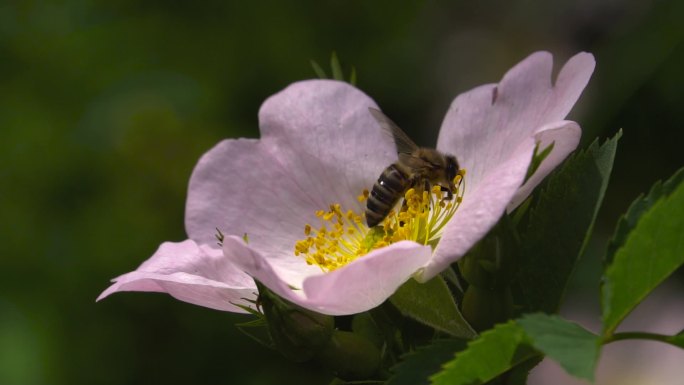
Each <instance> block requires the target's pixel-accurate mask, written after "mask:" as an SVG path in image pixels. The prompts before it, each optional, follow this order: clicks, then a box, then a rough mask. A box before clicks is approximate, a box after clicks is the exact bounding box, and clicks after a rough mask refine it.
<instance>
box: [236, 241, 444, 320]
mask: <svg viewBox="0 0 684 385" xmlns="http://www.w3.org/2000/svg"><path fill="white" fill-rule="evenodd" d="M224 253H225V254H226V255H233V256H235V258H236V263H237V264H238V265H239V266H240V267H241V268H242V269H243V270H244V271H245V272H247V273H248V274H250V275H251V276H253V277H254V279H256V280H258V281H260V282H263V283H264V285H266V286H267V287H268V288H269V289H271V290H272V291H274V292H275V293H276V294H278V295H279V296H281V297H283V298H285V299H287V300H289V301H292V302H294V303H296V304H298V305H300V306H302V307H305V308H307V309H311V310H314V311H317V312H319V313H323V314H329V315H347V314H355V313H360V312H363V311H366V310H369V309H372V308H374V307H376V306H378V305H380V304H381V303H382V302H384V301H385V300H386V299H387V298H388V297H389V296H390V295H392V293H394V292H395V291H396V290H397V288H398V287H399V286H401V285H402V284H403V283H404V282H406V281H407V280H408V279H410V277H411V276H412V275H413V273H414V272H416V270H418V269H419V268H420V267H421V266H423V265H424V264H425V263H427V261H428V260H429V259H430V256H431V250H430V247H429V246H421V245H419V244H417V243H414V242H408V241H404V242H399V243H395V244H393V245H391V246H389V247H385V248H382V249H378V250H374V251H372V252H370V253H368V254H367V255H365V256H363V257H361V258H359V259H357V260H355V261H354V262H351V263H350V264H348V265H346V266H344V267H342V268H340V269H338V270H335V271H332V272H330V273H323V272H320V273H319V274H316V275H312V276H310V277H308V278H306V279H305V280H304V281H303V285H302V287H295V288H292V287H290V286H288V284H287V283H286V282H285V281H283V279H282V278H281V277H280V276H279V275H278V274H277V272H276V271H275V270H274V269H273V267H272V266H271V262H272V261H271V260H269V259H268V258H266V257H264V256H262V255H261V254H260V253H259V252H257V251H255V250H253V249H251V248H250V247H248V246H247V245H245V244H244V243H243V242H242V240H240V239H239V238H236V237H231V238H227V239H226V240H225V241H224Z"/></svg>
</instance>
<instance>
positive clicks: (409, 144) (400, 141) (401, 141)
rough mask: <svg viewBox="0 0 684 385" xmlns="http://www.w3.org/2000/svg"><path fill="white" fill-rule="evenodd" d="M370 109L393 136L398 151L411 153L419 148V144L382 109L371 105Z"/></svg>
mask: <svg viewBox="0 0 684 385" xmlns="http://www.w3.org/2000/svg"><path fill="white" fill-rule="evenodd" d="M368 111H369V112H370V113H371V115H373V118H375V120H376V121H377V122H378V124H379V125H380V127H381V128H382V130H383V131H384V132H385V133H386V134H388V135H391V136H392V139H393V140H394V143H395V144H396V146H397V152H398V153H400V154H411V153H413V152H414V151H416V150H417V149H418V146H417V145H416V144H415V143H413V141H412V140H411V138H409V137H408V135H406V133H405V132H404V131H402V129H401V128H399V126H397V125H396V124H395V123H394V122H393V121H392V120H391V119H390V118H388V117H387V116H386V115H385V114H383V113H382V112H380V110H378V109H375V108H372V107H370V108H368Z"/></svg>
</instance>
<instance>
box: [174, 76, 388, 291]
mask: <svg viewBox="0 0 684 385" xmlns="http://www.w3.org/2000/svg"><path fill="white" fill-rule="evenodd" d="M375 106H376V105H375V103H374V102H373V101H372V100H371V99H370V98H369V97H368V96H366V95H365V94H363V93H362V92H361V91H359V90H358V89H356V88H354V87H352V86H351V85H349V84H346V83H343V82H337V81H328V80H313V81H304V82H299V83H295V84H293V85H291V86H289V87H288V88H286V89H285V90H283V91H282V92H280V93H278V94H276V95H274V96H272V97H270V98H269V99H267V100H266V101H265V102H264V104H263V105H262V107H261V110H260V112H259V125H260V128H261V136H262V137H261V140H258V141H257V140H248V139H240V140H226V141H223V142H221V143H219V144H218V145H217V146H216V147H214V148H213V149H211V150H210V151H209V152H208V153H206V154H205V155H204V156H203V157H202V158H201V159H200V161H199V163H198V165H197V166H196V168H195V170H194V172H193V175H192V177H191V180H190V188H189V193H188V202H187V208H186V229H187V232H188V235H189V236H190V238H191V239H193V240H195V241H197V242H199V243H211V242H214V239H213V238H214V234H215V233H216V230H215V228H219V229H220V230H221V231H222V232H223V233H224V234H227V235H237V236H243V235H244V234H247V236H248V238H249V245H250V247H251V248H254V249H255V250H258V251H259V252H260V253H262V254H264V255H267V256H269V258H271V259H272V264H273V265H274V266H275V267H276V268H277V269H278V270H279V273H281V274H285V275H289V276H290V278H288V281H289V282H290V283H291V284H294V283H297V282H299V283H301V279H302V278H303V277H305V276H308V275H310V274H311V273H313V272H314V268H312V267H310V266H306V264H304V263H303V260H301V261H295V262H294V265H293V264H292V260H290V259H288V257H290V256H292V253H293V248H294V245H295V242H296V241H297V240H298V239H301V238H303V227H304V225H305V224H306V223H310V224H312V225H313V226H316V225H317V224H318V223H319V222H318V218H316V217H315V211H316V210H322V209H327V208H328V206H329V205H330V204H331V203H340V204H342V206H343V209H345V210H347V209H352V210H355V211H356V212H357V213H360V212H362V211H363V207H364V205H363V203H360V202H358V200H356V197H357V196H358V195H359V194H360V193H361V191H362V190H363V189H367V188H369V187H370V186H372V185H373V182H374V181H375V180H376V179H377V177H378V176H379V175H380V173H381V172H382V170H383V169H384V167H386V166H387V165H389V164H391V163H392V162H394V161H395V160H396V156H397V155H396V151H395V150H394V144H393V143H392V140H391V138H389V137H387V136H386V135H384V134H383V133H382V131H381V130H380V128H379V126H378V124H377V123H376V122H375V121H374V120H373V118H372V116H371V115H370V113H369V112H368V108H369V107H375ZM302 265H304V266H303V267H302Z"/></svg>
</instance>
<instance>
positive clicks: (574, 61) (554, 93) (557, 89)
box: [437, 52, 594, 187]
mask: <svg viewBox="0 0 684 385" xmlns="http://www.w3.org/2000/svg"><path fill="white" fill-rule="evenodd" d="M552 67H553V60H552V57H551V54H549V53H548V52H537V53H534V54H532V55H530V56H529V57H527V58H526V59H525V60H523V61H522V62H520V63H519V64H518V65H516V66H515V67H513V68H512V69H511V70H510V71H508V72H507V73H506V75H504V77H503V79H502V80H501V82H500V83H499V84H496V85H495V84H490V85H485V86H481V87H478V88H475V89H473V90H471V91H469V92H466V93H464V94H461V95H459V96H458V97H457V98H456V99H455V100H454V102H453V103H452V105H451V107H450V108H449V111H448V112H447V115H446V117H445V119H444V122H443V124H442V129H441V131H440V135H439V140H438V142H437V148H438V149H439V150H441V151H443V152H446V153H451V154H454V155H455V156H456V158H457V159H458V161H459V163H460V165H461V167H463V168H465V169H466V170H467V171H468V183H469V185H470V186H471V187H475V186H477V184H479V183H480V181H481V180H482V178H484V177H485V175H486V174H487V173H488V172H489V170H492V169H495V168H496V167H497V166H498V165H499V164H501V163H502V162H504V161H505V160H506V159H508V158H509V157H510V156H511V154H512V153H513V151H515V150H516V149H517V148H518V145H519V144H520V143H521V142H522V141H526V140H527V139H528V138H529V137H530V136H532V135H534V134H535V133H537V132H538V131H539V130H540V129H541V128H542V127H543V126H545V125H547V124H553V123H555V122H557V121H559V120H562V119H563V118H564V117H565V115H567V113H568V112H569V111H570V108H571V107H572V105H573V104H574V103H575V102H576V100H577V98H578V97H579V95H580V93H581V91H582V90H583V89H584V87H585V86H586V84H587V82H588V80H589V77H590V76H591V73H592V71H593V69H594V59H593V56H591V55H590V54H587V53H580V54H578V55H575V56H574V57H573V58H571V59H570V60H569V61H568V63H567V64H566V65H565V66H564V67H563V69H561V71H560V73H559V76H558V80H557V82H556V85H555V86H554V85H553V84H552V82H551V70H552ZM557 158H564V155H563V156H560V157H557ZM540 171H546V172H548V171H549V169H547V168H544V169H543V170H540ZM540 175H541V173H540ZM542 176H543V175H542Z"/></svg>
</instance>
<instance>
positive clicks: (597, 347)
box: [517, 313, 601, 381]
mask: <svg viewBox="0 0 684 385" xmlns="http://www.w3.org/2000/svg"><path fill="white" fill-rule="evenodd" d="M517 322H518V324H519V325H520V326H522V328H523V329H524V330H525V332H526V333H527V335H528V336H529V338H530V340H531V341H532V346H534V348H535V349H537V350H539V351H541V352H542V353H544V354H546V355H547V356H549V357H550V358H552V359H553V360H555V361H556V362H558V363H559V364H560V365H561V366H562V367H563V369H565V371H566V372H568V374H571V375H573V376H575V377H578V378H583V379H586V380H589V381H593V380H594V371H595V369H596V362H597V361H598V358H599V354H600V352H601V341H600V339H599V337H598V336H596V335H595V334H593V333H591V332H590V331H588V330H586V329H584V328H583V327H581V326H579V325H577V324H576V323H573V322H569V321H566V320H564V319H562V318H560V317H558V316H552V315H546V314H541V313H537V314H528V315H525V316H523V317H522V318H521V319H520V320H518V321H517Z"/></svg>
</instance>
